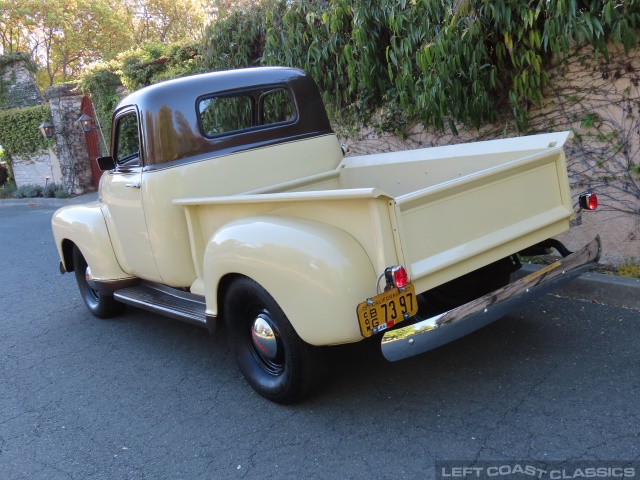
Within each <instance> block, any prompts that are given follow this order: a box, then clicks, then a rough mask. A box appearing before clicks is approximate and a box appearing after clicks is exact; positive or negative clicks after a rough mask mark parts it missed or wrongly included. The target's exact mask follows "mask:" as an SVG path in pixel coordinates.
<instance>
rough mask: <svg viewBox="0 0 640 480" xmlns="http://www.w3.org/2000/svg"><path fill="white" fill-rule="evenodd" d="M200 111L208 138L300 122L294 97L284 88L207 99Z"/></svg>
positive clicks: (199, 114) (200, 106) (199, 104)
mask: <svg viewBox="0 0 640 480" xmlns="http://www.w3.org/2000/svg"><path fill="white" fill-rule="evenodd" d="M197 108H198V116H199V122H200V128H201V129H202V133H203V134H204V135H205V136H207V137H216V136H220V135H228V134H233V133H236V132H241V131H243V130H250V129H255V128H265V127H269V126H272V125H278V124H286V123H293V122H295V120H296V118H297V114H296V110H295V106H294V104H293V102H292V101H291V95H290V94H289V91H288V90H287V89H286V88H283V87H276V88H270V89H262V90H255V91H251V92H246V91H245V92H239V93H237V94H231V95H229V94H226V95H219V96H213V97H206V98H203V99H201V100H199V101H198V106H197Z"/></svg>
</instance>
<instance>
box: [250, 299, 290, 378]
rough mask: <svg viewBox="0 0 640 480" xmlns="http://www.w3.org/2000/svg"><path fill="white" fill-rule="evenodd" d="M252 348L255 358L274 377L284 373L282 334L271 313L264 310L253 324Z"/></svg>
mask: <svg viewBox="0 0 640 480" xmlns="http://www.w3.org/2000/svg"><path fill="white" fill-rule="evenodd" d="M251 347H252V350H253V356H254V358H255V359H256V360H257V361H258V362H259V363H260V365H261V366H262V368H264V369H265V370H266V371H267V372H269V373H270V374H272V375H281V374H282V372H284V368H285V365H284V363H285V360H284V349H283V347H282V339H281V338H280V332H278V329H277V328H276V326H275V322H274V321H273V320H272V319H271V316H270V315H269V312H268V311H267V310H263V311H262V312H260V313H259V314H258V315H257V316H256V317H255V318H254V319H253V322H252V323H251Z"/></svg>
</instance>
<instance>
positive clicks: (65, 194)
mask: <svg viewBox="0 0 640 480" xmlns="http://www.w3.org/2000/svg"><path fill="white" fill-rule="evenodd" d="M53 195H54V196H55V197H56V198H69V192H67V191H66V190H64V189H62V188H61V189H58V190H56V191H55V192H53Z"/></svg>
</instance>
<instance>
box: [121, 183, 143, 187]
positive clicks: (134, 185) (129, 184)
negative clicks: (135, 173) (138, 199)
mask: <svg viewBox="0 0 640 480" xmlns="http://www.w3.org/2000/svg"><path fill="white" fill-rule="evenodd" d="M124 186H125V187H129V188H140V182H131V183H125V184H124Z"/></svg>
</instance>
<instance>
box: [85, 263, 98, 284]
mask: <svg viewBox="0 0 640 480" xmlns="http://www.w3.org/2000/svg"><path fill="white" fill-rule="evenodd" d="M84 279H85V280H86V281H87V285H89V288H90V289H91V290H97V288H96V282H95V281H94V280H93V275H92V274H91V268H89V266H88V265H87V269H86V270H85V272H84Z"/></svg>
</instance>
